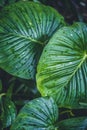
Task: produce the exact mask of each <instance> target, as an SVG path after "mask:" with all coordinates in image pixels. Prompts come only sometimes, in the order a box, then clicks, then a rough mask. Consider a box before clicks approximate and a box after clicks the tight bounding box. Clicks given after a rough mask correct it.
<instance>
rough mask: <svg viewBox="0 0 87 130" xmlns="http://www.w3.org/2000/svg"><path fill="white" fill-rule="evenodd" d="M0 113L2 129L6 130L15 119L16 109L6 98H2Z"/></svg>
mask: <svg viewBox="0 0 87 130" xmlns="http://www.w3.org/2000/svg"><path fill="white" fill-rule="evenodd" d="M0 111H1V116H0V120H1V123H2V127H3V128H6V127H8V126H10V125H11V124H12V123H13V121H14V120H15V117H16V108H15V105H14V103H13V102H12V101H11V100H10V99H9V98H7V97H2V101H1V102H0Z"/></svg>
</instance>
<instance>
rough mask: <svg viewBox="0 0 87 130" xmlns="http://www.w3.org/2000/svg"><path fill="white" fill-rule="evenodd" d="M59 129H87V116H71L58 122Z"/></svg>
mask: <svg viewBox="0 0 87 130" xmlns="http://www.w3.org/2000/svg"><path fill="white" fill-rule="evenodd" d="M58 126H59V130H87V117H78V118H71V119H67V120H63V121H60V122H59V123H58Z"/></svg>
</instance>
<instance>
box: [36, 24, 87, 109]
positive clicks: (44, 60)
mask: <svg viewBox="0 0 87 130" xmlns="http://www.w3.org/2000/svg"><path fill="white" fill-rule="evenodd" d="M37 86H38V89H39V91H40V92H41V94H42V95H43V96H47V95H49V96H52V97H53V98H54V99H55V101H56V102H57V103H58V105H59V106H60V107H68V108H87V105H85V104H86V103H87V25H86V24H84V23H75V24H74V25H73V26H71V27H63V28H62V29H60V30H59V31H58V32H56V34H54V36H53V37H52V39H51V40H50V41H49V43H48V44H47V46H46V47H45V49H44V51H43V53H42V56H41V59H40V61H39V65H38V69H37Z"/></svg>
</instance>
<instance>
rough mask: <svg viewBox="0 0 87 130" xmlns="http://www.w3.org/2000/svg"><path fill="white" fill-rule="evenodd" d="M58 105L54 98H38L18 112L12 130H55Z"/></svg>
mask: <svg viewBox="0 0 87 130" xmlns="http://www.w3.org/2000/svg"><path fill="white" fill-rule="evenodd" d="M57 119H58V107H57V105H56V104H55V102H54V100H53V99H52V98H37V99H34V100H32V101H30V102H29V103H27V104H26V105H25V106H24V107H23V108H22V110H21V111H20V113H19V114H18V116H17V118H16V120H15V122H14V123H13V125H12V127H11V130H55V129H56V121H57Z"/></svg>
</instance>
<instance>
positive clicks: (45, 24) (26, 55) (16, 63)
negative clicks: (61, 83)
mask: <svg viewBox="0 0 87 130" xmlns="http://www.w3.org/2000/svg"><path fill="white" fill-rule="evenodd" d="M0 17H1V19H0V67H1V68H2V69H4V70H6V71H7V72H9V73H10V74H13V75H14V76H18V77H21V78H25V79H29V78H34V76H35V71H36V65H37V62H38V59H39V57H40V55H41V52H42V50H43V47H44V45H45V44H46V43H47V42H48V41H49V39H50V37H51V36H52V34H53V33H54V32H55V31H56V30H57V29H59V28H60V27H61V26H63V25H64V19H63V17H62V16H61V15H60V14H58V13H57V11H56V10H54V9H53V8H51V7H47V6H44V5H42V4H38V3H34V2H18V3H16V4H13V5H11V6H8V7H6V8H5V9H4V10H2V12H1V14H0Z"/></svg>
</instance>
